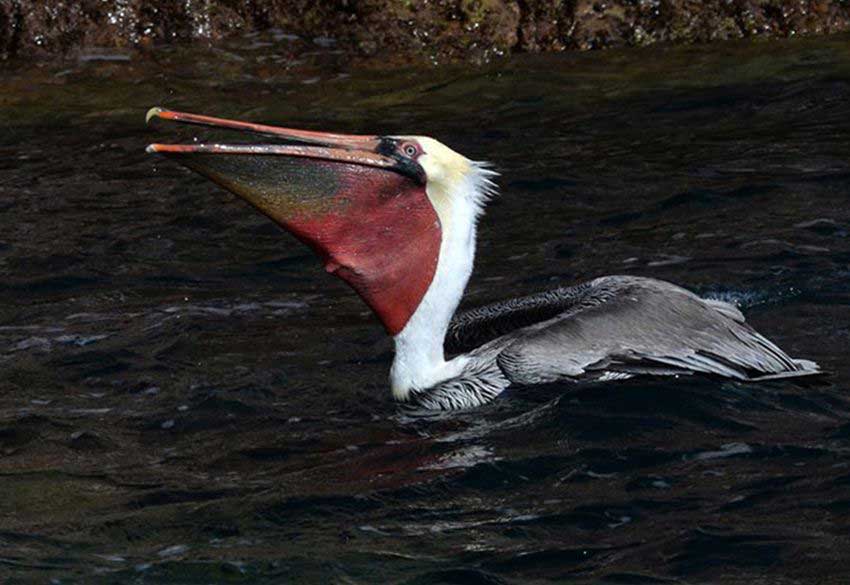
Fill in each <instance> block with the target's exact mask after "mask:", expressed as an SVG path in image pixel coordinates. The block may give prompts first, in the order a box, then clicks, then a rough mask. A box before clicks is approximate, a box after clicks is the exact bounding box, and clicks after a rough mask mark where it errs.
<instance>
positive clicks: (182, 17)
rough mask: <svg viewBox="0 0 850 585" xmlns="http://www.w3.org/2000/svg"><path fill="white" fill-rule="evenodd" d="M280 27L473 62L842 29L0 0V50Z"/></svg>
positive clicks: (719, 5)
mask: <svg viewBox="0 0 850 585" xmlns="http://www.w3.org/2000/svg"><path fill="white" fill-rule="evenodd" d="M270 28H277V29H281V30H283V31H286V32H287V33H291V34H295V35H299V36H302V37H305V38H308V39H317V38H320V39H335V40H336V41H337V43H338V47H340V48H342V49H343V50H346V51H348V52H350V53H353V54H359V55H365V56H371V55H378V54H380V55H381V57H382V58H384V57H393V58H395V57H399V56H401V57H404V58H409V57H413V58H418V57H425V58H430V59H443V60H445V59H470V58H471V59H481V58H487V57H489V56H491V55H496V54H501V53H503V52H506V51H530V52H538V51H559V50H564V49H594V48H603V47H611V46H627V45H647V44H652V43H658V42H676V43H693V42H708V41H714V40H723V39H733V38H742V37H755V36H766V37H778V36H779V37H787V36H793V35H803V34H826V33H835V32H841V31H847V30H850V3H848V2H834V1H827V0H739V1H736V2H730V1H728V0H705V1H701V0H608V1H603V0H596V1H594V0H555V1H551V0H432V1H431V2H427V3H425V2H415V1H412V0H407V1H401V2H400V1H398V0H324V1H319V2H312V1H308V0H266V1H262V0H249V1H246V2H239V1H236V0H209V1H207V2H195V3H189V2H165V1H161V2H158V1H152V0H80V1H78V2H44V1H43V0H0V58H2V59H9V58H11V57H23V58H27V57H39V56H41V57H48V56H52V55H57V54H58V55H62V54H69V53H72V52H74V51H76V50H79V49H80V48H88V47H105V48H112V49H122V48H127V47H137V48H145V47H147V46H150V45H152V44H161V43H172V42H180V41H182V42H197V41H203V42H209V41H214V40H217V39H220V38H222V37H226V36H229V35H235V34H245V33H249V32H253V31H260V30H265V29H270Z"/></svg>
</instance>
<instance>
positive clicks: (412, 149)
mask: <svg viewBox="0 0 850 585" xmlns="http://www.w3.org/2000/svg"><path fill="white" fill-rule="evenodd" d="M401 152H403V153H404V156H407V157H410V158H416V157H417V156H419V155H420V154H422V150H421V149H420V148H419V145H418V144H416V143H415V142H405V143H404V144H402V145H401Z"/></svg>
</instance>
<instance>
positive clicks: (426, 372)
mask: <svg viewBox="0 0 850 585" xmlns="http://www.w3.org/2000/svg"><path fill="white" fill-rule="evenodd" d="M491 174H493V173H492V171H489V170H486V169H483V168H480V167H477V166H473V167H472V170H471V172H470V174H469V175H468V176H467V177H464V178H463V180H461V181H459V183H458V184H457V185H456V186H454V188H453V189H452V190H451V192H438V191H435V190H432V189H431V186H429V191H428V196H429V198H430V199H431V201H432V203H433V204H434V207H435V209H436V211H437V214H438V216H439V217H440V223H441V227H442V241H441V243H440V257H439V259H438V261H437V268H436V270H435V272H434V278H433V280H432V281H431V286H430V287H429V288H428V291H427V292H426V293H425V296H424V297H423V298H422V301H420V303H419V306H418V307H417V308H416V311H415V312H414V313H413V315H412V316H411V317H410V320H409V321H408V322H407V324H406V325H405V327H404V329H402V330H401V332H400V333H398V334H397V335H396V336H395V337H394V338H393V339H394V341H395V359H394V360H393V365H392V370H391V371H390V383H391V386H392V392H393V396H394V397H395V398H396V400H402V401H403V400H406V399H407V397H408V395H409V394H410V392H411V390H424V389H426V388H430V387H432V386H434V385H435V384H438V383H439V382H442V381H443V380H447V379H449V378H453V377H455V376H457V375H458V374H460V372H461V370H462V369H463V366H464V364H465V363H466V361H467V360H466V358H464V357H463V356H460V357H457V358H455V359H452V360H450V361H448V362H447V361H446V359H445V353H444V351H443V342H444V340H445V337H446V331H447V330H448V327H449V322H450V321H451V318H452V315H454V312H455V310H456V309H457V306H458V304H459V303H460V299H461V297H462V296H463V291H464V289H465V288H466V283H467V282H468V281H469V277H470V275H471V274H472V265H473V261H474V259H475V228H476V221H477V218H478V215H479V214H480V212H481V207H482V205H483V203H484V201H485V200H486V198H487V196H488V195H489V192H490V190H491V189H492V183H490V181H489V179H488V176H489V175H491ZM435 189H438V188H435Z"/></svg>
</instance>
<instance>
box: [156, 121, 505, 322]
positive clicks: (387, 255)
mask: <svg viewBox="0 0 850 585" xmlns="http://www.w3.org/2000/svg"><path fill="white" fill-rule="evenodd" d="M153 118H160V119H165V120H172V121H177V122H183V123H188V124H196V125H203V126H212V127H216V128H227V129H232V130H242V131H246V132H251V133H253V134H258V135H262V136H264V137H265V138H266V140H265V141H264V142H263V143H262V144H218V143H214V144H213V143H210V144H204V143H197V144H151V145H150V146H148V148H147V150H148V152H153V153H160V154H163V155H166V156H169V157H172V158H175V159H176V160H177V161H178V162H180V163H181V164H183V165H185V166H187V167H189V168H190V169H192V170H194V171H196V172H198V173H200V174H202V175H204V176H205V177H207V178H209V179H211V180H212V181H214V182H216V183H217V184H219V185H220V186H222V187H224V188H225V189H227V190H229V191H231V192H233V193H235V194H236V195H238V196H239V197H241V198H242V199H244V200H246V201H247V202H248V203H250V204H251V205H252V206H254V207H255V208H256V209H257V210H259V211H260V212H262V213H263V214H265V215H267V216H268V217H269V218H271V219H272V220H274V221H275V222H276V223H278V224H279V225H280V226H282V227H283V228H284V229H286V230H287V231H289V232H291V233H292V234H293V235H295V236H296V237H297V238H298V239H300V240H301V241H303V242H304V243H306V244H307V245H308V246H310V247H311V248H312V249H313V250H314V252H316V254H317V255H318V256H319V257H320V258H321V259H322V261H323V263H324V265H325V269H326V270H327V271H329V272H331V273H333V274H336V275H337V276H339V277H341V278H342V279H343V280H345V281H346V282H348V283H349V284H350V285H351V286H352V287H353V288H354V289H355V290H356V291H357V293H358V294H359V295H360V296H361V297H362V298H363V299H364V300H365V301H366V303H367V304H368V305H369V306H370V307H371V308H372V310H373V311H374V312H375V313H376V314H377V316H378V317H379V318H380V319H381V321H382V323H383V324H384V327H385V328H386V329H387V331H388V332H389V333H390V334H391V335H396V334H398V333H399V332H401V331H402V330H403V329H404V327H405V325H406V324H407V322H408V321H409V320H410V318H411V316H412V315H413V314H414V312H415V311H416V309H417V307H418V306H419V305H420V303H421V301H422V300H423V298H424V297H425V295H426V293H427V292H428V290H429V288H430V287H431V285H432V283H433V281H434V279H435V274H436V273H437V268H438V264H439V263H440V256H441V254H443V255H445V254H446V253H447V252H446V245H447V243H448V242H450V241H451V242H452V246H453V247H457V246H462V245H466V246H468V247H470V248H471V249H474V223H475V218H476V217H477V215H478V213H479V211H480V209H481V207H482V205H483V203H484V201H485V200H486V198H487V196H488V195H489V193H490V192H491V190H492V183H491V182H490V179H489V176H490V175H491V174H492V172H491V171H489V170H487V169H486V168H485V167H483V166H482V165H480V164H478V163H475V162H473V161H470V160H469V159H467V158H466V157H464V156H463V155H461V154H458V153H457V152H455V151H453V150H452V149H450V148H448V147H447V146H445V145H443V144H441V143H440V142H438V141H437V140H434V139H433V138H428V137H424V136H372V135H346V134H331V133H324V132H312V131H305V130H294V129H290V128H279V127H276V126H265V125H260V124H252V123H247V122H237V121H233V120H224V119H220V118H211V117H207V116H198V115H194V114H186V113H182V112H174V111H169V110H164V109H161V108H153V109H151V110H150V111H149V112H148V115H147V121H150V120H151V119H153ZM459 226H466V227H468V228H469V229H461V227H459ZM470 230H471V234H472V237H471V240H472V241H465V240H469V239H470V238H469V234H468V232H470ZM461 232H462V233H464V234H467V236H466V238H465V240H464V239H458V238H457V237H451V238H450V237H449V236H450V235H451V234H458V233H461ZM464 241H465V243H464ZM470 263H471V259H470ZM470 267H471V265H470ZM466 276H467V277H468V271H467V274H466ZM463 284H464V285H465V279H464V282H463Z"/></svg>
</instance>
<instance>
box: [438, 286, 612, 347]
mask: <svg viewBox="0 0 850 585" xmlns="http://www.w3.org/2000/svg"><path fill="white" fill-rule="evenodd" d="M592 288H593V283H591V282H587V283H584V284H580V285H577V286H571V287H562V288H557V289H554V290H549V291H545V292H541V293H537V294H533V295H529V296H525V297H519V298H514V299H509V300H506V301H500V302H498V303H493V304H490V305H485V306H483V307H477V308H475V309H469V310H466V311H462V312H460V313H458V314H457V315H455V316H454V317H453V318H452V321H451V323H450V324H449V330H448V332H447V333H446V341H445V345H446V351H447V352H448V353H450V354H457V353H465V352H468V351H472V350H473V349H475V348H477V347H480V346H481V345H484V344H485V343H487V342H489V341H492V340H494V339H496V338H498V337H501V336H503V335H506V334H508V333H513V332H515V331H516V330H518V329H521V328H523V327H528V326H530V325H535V324H537V323H541V322H543V321H547V320H549V319H552V318H553V317H558V316H561V317H563V316H564V315H569V314H571V313H573V312H575V311H578V310H581V309H582V308H587V305H588V302H590V303H591V304H596V303H597V302H598V301H599V300H600V299H599V298H595V297H598V296H599V295H591V294H588V293H589V292H591V289H592Z"/></svg>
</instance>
